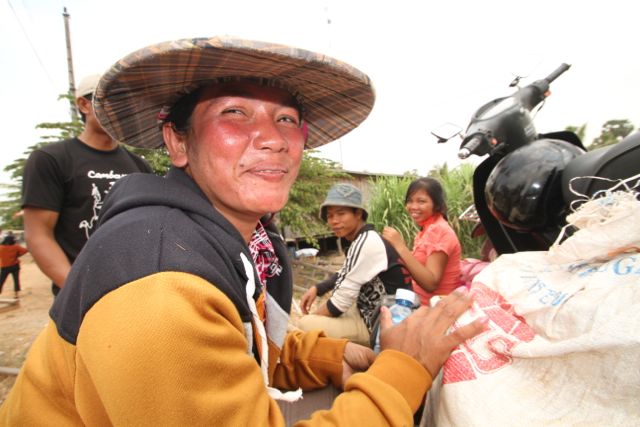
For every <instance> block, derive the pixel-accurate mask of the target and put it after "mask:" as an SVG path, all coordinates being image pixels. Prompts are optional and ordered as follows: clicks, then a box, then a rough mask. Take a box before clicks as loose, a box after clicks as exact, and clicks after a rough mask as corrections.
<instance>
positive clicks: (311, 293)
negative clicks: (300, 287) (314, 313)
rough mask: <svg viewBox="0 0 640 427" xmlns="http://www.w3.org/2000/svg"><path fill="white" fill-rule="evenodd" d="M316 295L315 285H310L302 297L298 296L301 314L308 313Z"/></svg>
mask: <svg viewBox="0 0 640 427" xmlns="http://www.w3.org/2000/svg"><path fill="white" fill-rule="evenodd" d="M317 296H318V288H316V287H315V286H312V287H310V288H309V289H308V290H307V292H305V293H304V294H303V295H302V297H300V309H301V310H302V313H303V314H309V310H310V309H311V306H312V305H313V302H314V301H315V300H316V297H317Z"/></svg>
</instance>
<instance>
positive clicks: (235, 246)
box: [0, 38, 483, 426]
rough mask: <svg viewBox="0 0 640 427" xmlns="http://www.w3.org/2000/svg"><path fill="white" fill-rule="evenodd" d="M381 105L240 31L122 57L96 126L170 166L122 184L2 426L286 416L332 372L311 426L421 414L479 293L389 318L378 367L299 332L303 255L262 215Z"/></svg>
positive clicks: (343, 77)
mask: <svg viewBox="0 0 640 427" xmlns="http://www.w3.org/2000/svg"><path fill="white" fill-rule="evenodd" d="M373 100H374V95H373V90H372V87H371V84H370V83H369V79H368V78H367V76H366V75H364V74H363V73H361V72H359V71H358V70H355V69H353V68H352V67H350V66H348V65H346V64H343V63H340V62H338V61H335V60H333V59H331V58H328V57H326V56H324V55H319V54H314V53H311V52H307V51H303V50H299V49H294V48H291V47H286V46H279V45H272V44H266V43H259V42H251V41H247V40H239V39H233V38H211V39H188V40H178V41H173V42H168V43H161V44H158V45H154V46H150V47H148V48H145V49H141V50H139V51H137V52H134V53H132V54H130V55H129V56H127V57H125V58H124V59H122V60H120V61H119V62H118V63H116V64H115V65H114V66H112V67H111V69H110V70H109V71H108V72H107V73H105V75H103V77H102V79H101V80H100V83H99V85H98V88H97V90H96V94H95V98H94V106H95V111H96V115H97V117H98V119H99V120H100V123H101V124H102V125H103V126H104V127H105V129H106V130H107V131H108V132H109V134H110V135H111V136H112V137H113V138H114V139H116V140H118V141H123V142H125V143H127V144H129V145H132V146H138V147H161V146H162V145H163V144H165V145H166V147H167V150H168V151H169V155H170V157H171V162H172V164H173V168H172V169H171V170H170V172H169V173H168V174H167V176H166V177H164V178H162V177H157V176H152V175H148V174H133V175H129V176H127V177H125V178H123V179H121V180H119V181H118V182H117V183H116V184H115V185H114V187H113V189H112V191H111V192H110V194H109V197H107V200H106V201H105V204H104V206H103V210H102V214H101V219H100V226H99V228H98V230H97V231H96V233H95V234H93V236H92V237H91V238H90V239H89V242H88V243H87V245H86V246H85V247H84V249H83V251H82V253H81V254H80V256H79V257H78V258H77V259H76V261H75V262H74V264H73V267H72V270H71V273H70V275H69V277H68V279H67V282H66V283H65V286H64V288H63V289H62V291H61V293H60V294H59V296H58V298H57V299H56V301H55V303H54V306H53V308H52V310H51V321H50V323H49V325H48V326H47V327H46V328H45V330H44V331H43V332H42V334H41V335H40V336H39V337H38V338H37V340H36V341H35V343H34V344H33V346H32V349H31V351H30V354H29V357H28V358H27V360H26V361H25V364H24V366H23V368H22V369H21V373H20V375H19V376H18V378H17V380H16V383H15V385H14V388H13V390H12V391H11V393H10V395H9V396H8V398H7V400H6V401H5V403H4V404H3V406H2V407H1V408H0V425H44V424H50V425H82V424H84V425H87V424H88V425H233V426H243V425H251V426H253V425H267V424H268V425H283V423H284V420H283V417H282V414H281V412H280V410H279V408H278V405H277V403H276V401H275V399H283V400H295V399H297V398H299V394H300V392H299V391H297V389H298V387H302V388H304V389H313V388H319V387H323V386H325V385H326V384H329V383H333V384H335V385H337V386H339V387H347V388H349V390H350V392H349V393H348V394H345V395H343V396H341V397H338V398H337V399H336V401H335V402H334V405H333V407H332V409H331V410H330V411H327V412H318V413H316V414H315V415H314V416H313V418H312V421H311V422H312V423H313V424H326V423H328V422H333V423H337V424H344V425H355V424H358V423H359V422H360V421H361V420H362V417H363V416H364V415H365V414H366V415H367V416H368V417H369V419H370V420H371V422H372V423H374V424H385V423H387V424H395V425H400V424H409V423H412V422H413V421H412V411H414V410H415V409H416V408H417V407H418V406H419V404H420V401H421V399H422V398H423V396H424V393H425V392H426V390H427V389H428V387H429V385H430V383H431V378H433V376H434V375H435V374H436V373H437V372H438V370H439V368H440V366H441V365H442V363H443V362H444V360H445V359H446V358H447V357H448V355H449V353H450V352H451V350H452V349H453V348H454V347H455V346H456V345H457V344H459V343H460V342H462V341H463V340H464V339H466V338H469V337H472V336H474V335H475V334H477V333H479V332H480V331H481V330H482V328H483V326H482V325H481V324H480V323H479V322H478V323H474V324H473V325H470V326H467V327H465V328H462V329H458V330H457V331H456V332H455V333H453V334H449V335H446V330H447V328H448V327H449V326H450V325H451V324H452V323H453V321H454V319H455V318H456V317H457V315H459V314H460V313H462V312H463V311H464V310H465V309H466V307H468V306H469V305H470V303H471V298H470V297H469V296H468V295H466V294H464V293H457V294H456V295H454V296H452V297H451V298H449V299H447V300H446V302H445V304H444V305H442V306H439V307H437V308H435V309H433V310H431V311H421V312H418V313H416V315H414V317H412V318H410V319H411V321H410V322H409V321H408V322H405V324H402V325H400V326H398V327H394V328H392V327H391V320H390V318H389V315H388V313H387V312H385V313H384V314H383V316H385V317H384V318H383V325H384V327H383V328H382V334H381V343H382V348H383V350H385V351H382V352H381V354H380V355H379V356H378V357H377V358H376V360H375V361H374V362H373V363H372V355H371V353H370V351H369V350H368V349H366V348H365V347H362V346H358V345H356V344H350V343H349V344H348V343H346V340H339V339H331V338H327V337H324V336H323V334H322V333H320V332H317V331H316V332H310V333H306V334H303V333H300V332H298V333H289V334H287V332H286V328H287V321H288V311H289V308H290V304H291V296H292V284H291V271H290V265H289V263H288V261H287V258H286V248H285V245H284V243H283V242H282V240H281V239H280V238H279V236H278V235H277V234H274V233H273V232H272V231H271V230H270V229H269V228H270V227H269V225H268V224H267V223H266V221H265V222H263V221H262V220H261V218H263V217H265V215H268V214H270V213H272V212H276V211H278V210H279V209H281V208H282V207H283V206H284V204H285V203H286V201H287V196H288V192H289V189H290V187H291V185H292V184H293V181H294V180H295V177H296V174H297V172H298V168H299V166H300V161H301V156H302V151H303V148H304V147H305V146H307V147H316V146H319V145H322V144H325V143H327V142H330V141H332V140H334V139H336V138H338V137H340V136H341V135H344V134H345V133H347V132H349V131H350V130H351V129H353V128H354V127H356V126H357V125H358V124H359V123H361V122H362V121H363V120H364V119H365V118H366V116H367V115H368V114H369V111H370V110H371V108H372V106H373ZM370 364H371V366H370V367H369V365H370ZM367 368H368V370H367V371H366V372H364V373H362V374H359V375H354V376H351V374H352V373H353V372H355V371H359V370H365V369H367ZM281 390H290V391H289V392H286V393H285V392H283V391H281ZM382 401H385V402H387V403H386V404H384V405H383V404H380V403H379V402H382ZM330 420H331V421H330Z"/></svg>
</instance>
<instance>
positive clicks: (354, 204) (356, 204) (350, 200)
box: [320, 183, 369, 221]
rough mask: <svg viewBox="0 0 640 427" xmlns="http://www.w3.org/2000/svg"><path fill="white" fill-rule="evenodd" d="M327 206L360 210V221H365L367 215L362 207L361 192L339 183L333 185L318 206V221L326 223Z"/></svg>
mask: <svg viewBox="0 0 640 427" xmlns="http://www.w3.org/2000/svg"><path fill="white" fill-rule="evenodd" d="M328 206H347V207H350V208H358V209H362V212H363V214H362V219H364V220H365V221H366V220H367V216H369V213H368V212H367V209H366V208H365V207H364V203H363V201H362V192H361V191H360V189H358V188H357V187H356V186H354V185H351V184H347V183H339V184H334V185H333V186H332V187H331V188H330V189H329V192H328V193H327V197H326V198H325V199H324V202H322V205H320V219H322V220H323V221H327V207H328Z"/></svg>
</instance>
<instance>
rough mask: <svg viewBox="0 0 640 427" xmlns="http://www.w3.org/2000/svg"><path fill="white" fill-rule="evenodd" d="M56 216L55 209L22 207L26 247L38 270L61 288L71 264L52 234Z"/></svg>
mask: <svg viewBox="0 0 640 427" xmlns="http://www.w3.org/2000/svg"><path fill="white" fill-rule="evenodd" d="M58 217H59V214H58V212H55V211H51V210H47V209H37V208H29V207H25V208H24V217H23V220H24V235H25V241H26V243H27V248H28V249H29V252H31V255H32V256H33V259H34V260H35V262H36V264H37V265H38V267H39V268H40V270H41V271H42V272H43V273H44V274H45V275H46V276H47V277H49V278H50V279H51V280H52V281H53V283H55V284H56V285H57V286H58V287H60V288H62V286H63V285H64V281H65V279H66V278H67V274H69V270H70V269H71V264H70V263H69V260H68V259H67V256H66V255H65V254H64V251H63V250H62V248H61V247H60V245H59V244H58V242H57V241H56V239H55V236H54V234H53V230H54V228H55V226H56V223H57V222H58Z"/></svg>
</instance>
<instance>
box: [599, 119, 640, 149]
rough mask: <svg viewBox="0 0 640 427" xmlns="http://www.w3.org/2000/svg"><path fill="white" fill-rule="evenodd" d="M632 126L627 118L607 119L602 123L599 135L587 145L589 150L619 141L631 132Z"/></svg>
mask: <svg viewBox="0 0 640 427" xmlns="http://www.w3.org/2000/svg"><path fill="white" fill-rule="evenodd" d="M633 129H634V126H633V123H631V122H630V121H629V120H627V119H624V120H609V121H607V122H606V123H605V124H603V125H602V130H601V132H600V136H598V137H597V138H596V139H594V140H593V142H592V143H591V144H590V145H589V150H595V149H597V148H602V147H606V146H608V145H613V144H616V143H618V142H620V141H621V140H622V139H623V138H624V137H625V136H627V135H629V134H630V133H631V132H633Z"/></svg>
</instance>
